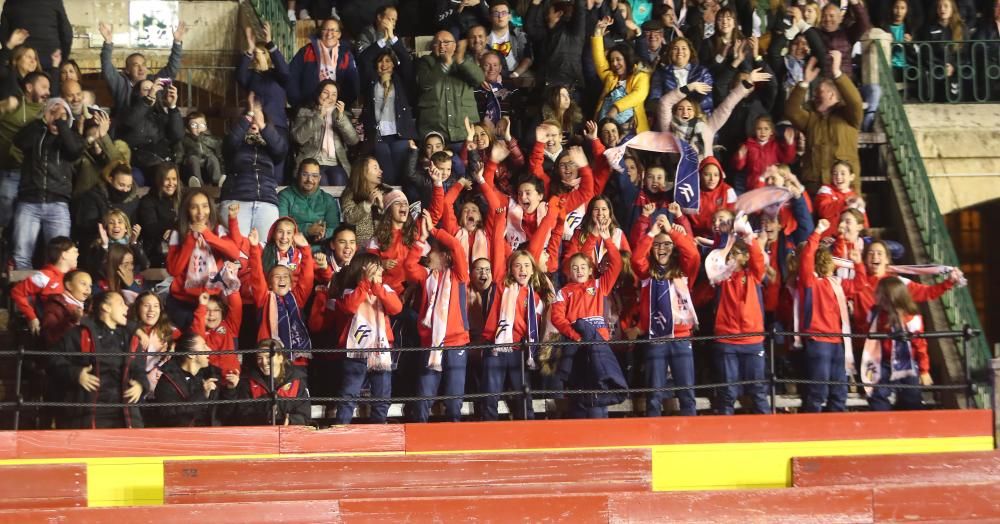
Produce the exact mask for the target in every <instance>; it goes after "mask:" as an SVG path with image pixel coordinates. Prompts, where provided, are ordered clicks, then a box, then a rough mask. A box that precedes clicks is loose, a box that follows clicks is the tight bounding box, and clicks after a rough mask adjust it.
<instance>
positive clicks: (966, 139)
mask: <svg viewBox="0 0 1000 524" xmlns="http://www.w3.org/2000/svg"><path fill="white" fill-rule="evenodd" d="M906 114H907V117H908V118H909V120H910V125H911V127H912V128H913V135H914V137H915V138H916V141H917V147H918V149H919V150H920V156H921V157H922V158H923V159H924V165H925V167H926V168H927V174H928V176H930V179H931V185H932V186H933V188H934V194H935V195H936V196H937V201H938V206H939V207H940V208H941V212H942V213H946V214H947V213H951V212H952V211H957V210H959V209H963V208H967V207H971V206H975V205H977V204H981V203H983V202H987V201H990V200H995V199H1000V147H998V145H1000V104H986V105H984V104H948V105H944V104H940V105H939V104H913V105H907V106H906Z"/></svg>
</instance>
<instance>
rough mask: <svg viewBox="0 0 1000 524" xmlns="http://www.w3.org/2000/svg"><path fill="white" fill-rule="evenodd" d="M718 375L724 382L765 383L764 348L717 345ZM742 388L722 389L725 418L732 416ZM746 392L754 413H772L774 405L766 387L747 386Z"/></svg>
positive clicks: (757, 345)
mask: <svg viewBox="0 0 1000 524" xmlns="http://www.w3.org/2000/svg"><path fill="white" fill-rule="evenodd" d="M715 349H716V352H717V355H716V357H717V359H718V366H719V375H720V376H721V377H722V381H723V382H738V381H742V380H761V381H763V380H764V379H765V368H766V366H765V363H764V346H763V344H723V343H716V344H715ZM739 391H740V386H725V387H723V388H721V389H720V392H721V398H720V399H719V411H720V414H722V415H732V414H733V412H734V410H733V404H734V403H735V402H736V397H737V396H738V395H739ZM743 391H745V392H746V393H747V394H749V395H750V397H751V398H752V401H753V412H754V413H770V412H771V402H770V400H769V399H768V397H767V385H766V384H764V383H763V382H761V383H759V384H747V385H745V386H743Z"/></svg>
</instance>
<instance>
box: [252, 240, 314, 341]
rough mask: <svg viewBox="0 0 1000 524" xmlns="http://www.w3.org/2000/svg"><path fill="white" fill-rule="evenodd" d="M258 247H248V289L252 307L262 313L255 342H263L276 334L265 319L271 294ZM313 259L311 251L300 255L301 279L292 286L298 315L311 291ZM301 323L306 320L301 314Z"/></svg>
mask: <svg viewBox="0 0 1000 524" xmlns="http://www.w3.org/2000/svg"><path fill="white" fill-rule="evenodd" d="M260 251H261V249H260V246H250V267H251V270H250V287H251V290H252V292H253V300H254V305H256V306H257V309H258V310H259V311H261V312H262V313H263V315H262V317H263V318H261V321H260V327H259V328H258V329H257V340H263V339H266V338H276V337H277V333H274V334H272V333H271V326H270V323H269V322H268V319H267V310H268V300H269V298H268V295H269V294H270V293H272V291H271V289H270V285H269V284H268V281H267V277H266V276H264V268H263V264H262V263H261V260H260V255H261V253H260ZM313 271H314V267H313V257H312V251H311V250H308V249H307V250H305V251H304V252H303V253H302V278H300V279H299V281H298V282H296V283H295V284H294V285H293V286H292V290H291V293H292V297H294V298H295V303H296V304H298V306H299V309H300V313H301V309H302V307H303V306H304V305H305V303H306V300H308V299H309V294H310V293H312V290H313ZM301 316H302V323H303V324H305V323H306V321H307V320H308V319H307V318H306V316H305V314H302V315H301Z"/></svg>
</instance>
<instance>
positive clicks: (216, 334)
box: [191, 286, 250, 379]
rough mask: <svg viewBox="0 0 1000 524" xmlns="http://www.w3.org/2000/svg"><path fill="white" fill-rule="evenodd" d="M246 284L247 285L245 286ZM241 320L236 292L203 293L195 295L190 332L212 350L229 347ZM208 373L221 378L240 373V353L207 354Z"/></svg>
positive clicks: (233, 347) (241, 305) (236, 333)
mask: <svg viewBox="0 0 1000 524" xmlns="http://www.w3.org/2000/svg"><path fill="white" fill-rule="evenodd" d="M246 287H247V288H249V287H250V286H246ZM242 324H243V297H242V296H241V295H240V293H239V292H232V293H229V294H226V293H222V294H221V295H209V294H207V293H203V294H202V295H201V296H200V297H198V308H197V309H195V310H194V322H192V323H191V332H192V333H194V334H196V335H198V336H200V337H201V338H202V339H204V340H205V345H207V346H208V347H209V349H211V350H212V351H233V350H235V349H236V339H237V338H239V335H240V327H241V326H242ZM208 362H209V364H210V365H211V366H212V368H213V369H212V375H213V376H215V377H217V378H222V379H224V378H225V377H226V376H227V375H237V376H239V374H240V362H241V358H240V355H236V354H222V355H215V354H213V355H209V356H208Z"/></svg>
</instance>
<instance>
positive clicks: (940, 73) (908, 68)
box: [882, 40, 1000, 103]
mask: <svg viewBox="0 0 1000 524" xmlns="http://www.w3.org/2000/svg"><path fill="white" fill-rule="evenodd" d="M891 63H892V68H893V72H894V75H895V78H894V79H895V80H896V82H898V85H899V86H900V87H902V90H901V94H902V97H903V101H904V102H906V103H914V102H920V103H945V102H947V103H956V102H963V103H988V102H998V101H1000V40H968V41H941V42H926V41H919V42H894V43H893V44H892V52H891ZM949 73H950V74H949ZM886 87H887V86H886V85H884V84H883V90H882V93H883V95H882V96H883V97H884V96H885V93H886V92H887V90H886ZM893 90H896V89H895V87H893Z"/></svg>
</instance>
